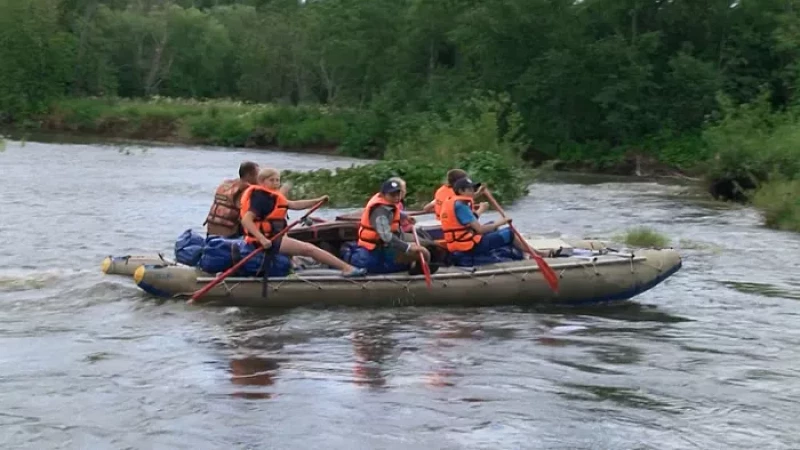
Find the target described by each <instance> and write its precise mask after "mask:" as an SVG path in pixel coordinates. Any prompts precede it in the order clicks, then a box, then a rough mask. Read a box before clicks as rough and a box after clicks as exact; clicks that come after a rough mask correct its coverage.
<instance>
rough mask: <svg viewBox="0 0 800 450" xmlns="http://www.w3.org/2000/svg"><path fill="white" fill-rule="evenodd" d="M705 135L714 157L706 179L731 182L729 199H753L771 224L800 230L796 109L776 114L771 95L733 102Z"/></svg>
mask: <svg viewBox="0 0 800 450" xmlns="http://www.w3.org/2000/svg"><path fill="white" fill-rule="evenodd" d="M721 103H722V104H723V106H724V107H723V112H724V117H723V118H722V120H721V121H720V122H719V123H717V124H716V125H714V126H712V127H709V128H708V129H707V130H706V131H705V134H704V137H705V139H706V141H707V142H708V145H709V147H710V149H711V151H712V155H713V158H712V159H711V161H709V163H708V172H707V179H708V181H709V183H711V184H712V186H713V185H714V184H716V185H726V184H727V185H728V186H729V187H728V189H729V190H731V191H732V192H731V193H729V195H727V197H729V198H737V197H738V198H740V199H744V200H746V201H750V202H752V204H753V205H754V206H755V207H757V208H759V209H761V210H762V211H763V213H764V219H765V224H766V225H767V226H768V227H770V228H777V229H783V230H793V231H800V119H798V114H797V111H794V110H788V111H779V112H773V111H772V109H771V105H770V103H769V98H768V97H767V95H766V94H765V95H762V97H761V98H760V99H759V100H758V101H756V102H754V103H752V104H745V105H739V106H733V105H732V104H731V103H730V102H727V101H726V100H725V99H721Z"/></svg>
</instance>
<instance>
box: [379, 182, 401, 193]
mask: <svg viewBox="0 0 800 450" xmlns="http://www.w3.org/2000/svg"><path fill="white" fill-rule="evenodd" d="M402 190H403V186H401V185H400V183H398V182H397V181H395V180H386V181H384V182H383V184H382V185H381V194H394V193H395V192H400V191H402Z"/></svg>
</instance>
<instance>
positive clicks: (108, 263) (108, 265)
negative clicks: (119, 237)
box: [100, 256, 111, 273]
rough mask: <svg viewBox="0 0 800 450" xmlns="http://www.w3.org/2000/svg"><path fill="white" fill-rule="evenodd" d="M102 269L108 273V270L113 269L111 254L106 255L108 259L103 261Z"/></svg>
mask: <svg viewBox="0 0 800 450" xmlns="http://www.w3.org/2000/svg"><path fill="white" fill-rule="evenodd" d="M100 269H101V270H102V271H103V273H108V270H109V269H111V257H110V256H106V259H104V260H103V262H102V263H101V264H100Z"/></svg>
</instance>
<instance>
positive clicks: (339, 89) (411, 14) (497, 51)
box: [0, 0, 800, 198]
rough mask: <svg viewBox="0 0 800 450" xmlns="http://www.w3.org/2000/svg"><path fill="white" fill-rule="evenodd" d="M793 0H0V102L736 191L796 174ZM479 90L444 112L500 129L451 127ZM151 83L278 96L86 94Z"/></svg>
mask: <svg viewBox="0 0 800 450" xmlns="http://www.w3.org/2000/svg"><path fill="white" fill-rule="evenodd" d="M795 3H796V2H795V1H794V0H745V1H741V0H670V1H666V0H582V1H580V2H576V1H574V0H440V1H430V0H304V1H303V0H0V62H2V70H0V116H2V118H5V119H6V120H11V121H15V122H18V123H29V124H36V123H41V118H42V117H49V121H48V120H45V123H49V124H50V125H53V124H54V123H55V124H56V125H57V124H58V123H61V124H62V125H65V126H66V128H75V129H84V130H97V131H103V130H105V131H106V132H109V133H116V132H118V133H122V134H129V135H137V133H138V134H143V135H148V136H151V137H152V135H153V134H155V135H159V133H160V134H162V135H164V136H163V137H170V136H171V137H175V136H179V137H180V136H183V137H186V138H192V139H194V140H196V141H198V142H209V143H216V144H222V145H267V144H277V145H285V146H290V147H291V146H336V147H339V148H340V149H341V150H342V151H344V152H346V153H348V154H351V155H355V156H382V155H383V153H384V152H386V155H385V156H386V157H388V158H395V159H396V158H397V157H398V156H399V157H403V158H405V157H406V155H407V153H412V154H416V153H420V152H421V153H425V152H427V151H428V150H426V149H424V148H423V147H425V146H429V145H432V146H434V147H437V148H438V150H436V153H429V154H428V155H429V156H431V157H432V156H433V155H434V154H435V155H436V157H437V158H440V157H441V155H442V154H443V153H442V152H444V153H446V155H447V156H446V159H447V161H439V162H441V163H442V164H448V163H449V164H452V163H454V162H455V161H456V160H457V159H458V158H460V157H461V155H463V153H464V151H466V150H465V148H467V147H469V149H470V150H476V149H477V150H486V149H485V148H483V147H486V146H488V147H493V146H498V145H499V146H501V147H503V148H506V147H508V148H512V147H513V148H514V152H517V151H518V152H519V154H520V155H521V156H523V157H524V158H526V159H528V160H536V161H541V160H545V159H558V160H561V161H566V162H567V163H570V164H573V165H575V164H580V165H581V166H582V167H589V168H592V169H597V170H609V169H611V168H615V167H616V168H618V167H620V166H625V164H628V166H630V161H632V160H636V161H637V162H639V161H643V160H644V161H655V162H658V163H662V164H666V165H668V166H671V167H676V168H680V169H694V170H698V168H701V169H703V170H707V171H708V173H709V174H711V176H710V178H711V179H712V181H714V182H715V183H716V184H719V181H724V182H726V183H729V184H731V185H734V187H735V186H739V187H741V188H742V189H741V190H742V192H746V194H742V195H744V196H746V197H748V198H749V197H750V191H751V190H753V189H758V188H759V187H760V186H761V183H763V182H765V181H766V180H768V179H769V180H772V181H771V182H773V183H775V182H778V181H775V180H777V178H776V177H777V176H778V175H780V177H782V179H784V180H785V181H791V180H793V179H794V178H795V177H796V175H797V172H793V171H794V170H795V169H794V168H795V166H796V164H795V163H794V162H792V161H797V160H800V157H798V151H797V150H794V149H795V148H797V147H795V146H793V145H792V144H793V143H794V137H795V135H796V132H795V131H794V130H793V124H794V123H795V119H794V115H793V113H792V112H791V110H792V108H793V106H794V104H795V103H796V92H797V90H796V85H797V81H798V69H799V68H800V45H799V44H800V8H798V7H797V5H795ZM487 95H489V96H497V97H498V98H500V99H501V100H499V101H496V102H494V103H493V104H492V105H495V106H496V105H499V107H497V108H495V106H492V105H490V106H486V105H483V104H481V105H479V106H478V107H477V109H475V108H473V110H472V111H471V112H469V111H468V112H467V113H464V114H466V116H467V120H461V119H463V117H462V118H461V119H460V118H456V120H461V123H462V125H463V124H480V123H481V118H484V119H486V118H487V117H490V116H491V117H492V118H494V119H496V120H497V123H496V124H495V125H496V127H495V129H496V131H497V134H496V135H494V136H491V137H488V138H486V139H485V140H480V141H478V142H462V141H456V140H455V139H456V138H457V137H458V136H459V133H461V134H465V133H468V132H467V131H465V130H463V129H462V130H461V131H459V125H452V124H448V121H449V120H450V119H452V118H453V112H454V111H459V112H461V109H462V108H466V109H467V110H469V109H470V107H469V106H466V107H465V106H464V105H469V104H470V102H472V101H473V99H476V98H478V99H483V98H485V97H486V96H487ZM154 96H159V97H169V98H184V99H192V100H204V99H233V101H234V102H238V101H243V102H246V103H253V104H255V103H259V104H270V105H272V106H269V107H257V106H252V107H250V106H246V107H245V106H237V108H239V109H237V108H225V107H224V106H221V107H218V106H216V104H212V106H208V105H206V106H205V107H195V108H189V107H183V106H180V105H177V104H175V105H173V106H172V107H171V108H172V109H170V108H166V107H164V106H163V105H160V106H159V108H160V109H159V108H155V107H151V106H150V103H147V102H143V103H139V104H137V105H135V106H136V107H131V106H130V105H125V104H124V102H123V103H120V102H118V101H114V103H113V104H112V103H103V101H100V102H98V101H94V102H92V101H89V100H81V99H84V98H87V97H102V98H106V97H122V98H152V97H154ZM64 99H73V100H64ZM74 99H78V100H74ZM81 102H83V103H81ZM478 103H480V102H478ZM751 103H752V105H750V106H748V104H751ZM53 105H60V109H59V111H60V114H56V115H55V116H53V115H52V114H53ZM98 105H105V106H103V107H100V106H98ZM120 105H122V106H120ZM298 105H301V106H300V107H298V109H297V111H296V112H295V111H293V108H291V107H297V106H298ZM740 105H745V106H740ZM104 108H105V109H104ZM181 108H183V109H181ZM242 108H244V109H247V111H246V112H243V109H242ZM264 108H266V109H267V110H266V111H265V110H264ZM481 108H483V109H482V110H481ZM742 108H744V109H742ZM748 108H749V109H748ZM784 110H789V112H783V111H784ZM113 111H115V112H113ZM112 112H113V113H112ZM515 112H518V113H519V121H518V122H515V120H509V116H510V115H513V114H515ZM47 113H49V114H51V116H47ZM487 114H488V115H487ZM773 116H774V118H773ZM59 120H60V121H61V122H59ZM486 120H488V119H486ZM748 121H749V122H748ZM759 121H760V122H759ZM745 122H747V123H745ZM773 122H774V123H773ZM165 123H166V124H167V125H164V124H165ZM516 125H520V126H519V127H517V128H518V129H517V130H516V131H515V133H517V134H518V136H517V135H514V136H511V141H509V136H508V133H509V128H513V127H515V126H516ZM470 126H471V125H470ZM743 126H745V127H749V128H742V127H743ZM435 127H439V128H438V129H434V128H435ZM751 131H752V132H753V134H749V133H750V132H751ZM415 133H419V134H420V137H416V135H415ZM743 133H748V134H746V135H745V134H743ZM479 134H480V133H479ZM480 136H483V137H486V135H483V134H480ZM518 138H520V139H518ZM512 141H513V142H512ZM522 142H524V145H522V146H520V145H518V144H520V143H522ZM757 148H760V150H759V151H757V150H756V149H757ZM761 150H763V151H761ZM431 151H433V150H431ZM451 151H452V152H451ZM503 151H504V152H505V151H506V150H503ZM751 157H752V159H749V158H751ZM504 158H505V156H504V155H501V156H500V158H499V159H500V160H504ZM743 158H744V159H743ZM747 179H752V182H750V181H747ZM721 190H725V191H726V192H727V191H730V190H731V189H729V188H724V189H721V188H719V189H717V191H720V192H721ZM734 190H735V189H734ZM721 193H722V192H721ZM727 194H730V192H727ZM727 194H726V195H727ZM727 196H730V195H727Z"/></svg>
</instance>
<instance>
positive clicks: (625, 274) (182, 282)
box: [103, 221, 682, 308]
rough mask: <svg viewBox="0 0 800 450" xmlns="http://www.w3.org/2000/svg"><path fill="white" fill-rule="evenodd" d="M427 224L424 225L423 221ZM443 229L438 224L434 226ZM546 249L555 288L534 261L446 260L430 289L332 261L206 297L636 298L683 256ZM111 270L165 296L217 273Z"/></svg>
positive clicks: (134, 266)
mask: <svg viewBox="0 0 800 450" xmlns="http://www.w3.org/2000/svg"><path fill="white" fill-rule="evenodd" d="M420 228H421V229H424V226H421V227H420ZM433 231H434V233H432V234H435V231H436V230H433ZM353 233H355V224H354V223H352V222H349V224H348V223H347V222H339V221H337V222H329V223H326V224H321V225H313V226H311V227H304V228H300V229H297V230H293V231H292V233H291V234H292V236H293V237H295V238H297V239H302V240H306V241H310V242H314V243H316V244H317V245H320V246H321V247H323V248H324V247H325V246H326V245H327V246H330V247H332V248H338V245H339V244H341V243H342V242H346V241H348V240H352V239H353V238H354V235H353ZM528 242H529V243H530V244H531V245H532V246H533V247H534V248H537V249H540V250H547V249H552V250H558V251H560V256H558V257H551V258H545V260H546V261H547V263H548V264H549V265H550V267H552V268H553V270H555V272H556V273H557V274H558V275H559V277H560V281H559V284H560V287H559V291H558V292H557V293H555V292H553V291H552V290H551V289H550V288H549V286H548V285H547V283H546V281H545V280H544V278H543V277H542V274H541V273H540V271H539V269H538V266H537V265H536V262H535V261H533V260H521V261H509V262H500V263H491V264H482V265H479V266H474V267H462V266H448V267H441V268H440V269H439V270H438V272H436V273H435V274H434V275H433V276H432V282H433V285H432V287H431V288H428V287H427V285H426V282H425V278H424V276H423V275H409V274H408V273H407V272H401V273H393V274H387V275H368V276H367V277H364V278H343V277H341V276H339V272H338V271H336V270H332V269H325V268H309V269H301V270H295V271H294V272H293V273H291V274H289V275H287V276H282V277H270V278H269V279H268V280H267V281H266V283H265V281H264V280H263V279H262V278H261V277H228V278H227V279H225V281H223V282H222V283H220V284H219V285H217V286H216V287H214V288H213V289H211V290H210V291H209V292H208V293H207V294H206V295H205V296H204V297H203V298H202V299H201V300H200V302H201V303H204V304H206V303H207V304H214V305H223V306H254V307H279V308H287V307H298V306H443V305H464V306H499V305H538V304H560V305H587V304H597V303H608V302H617V301H625V300H629V299H631V298H632V297H634V296H636V295H639V294H641V293H642V292H644V291H647V290H648V289H651V288H653V287H655V286H656V285H658V284H659V283H661V282H662V281H664V280H665V279H667V278H668V277H670V276H671V275H672V274H674V273H675V272H677V271H678V270H679V269H680V267H681V263H682V261H681V257H680V255H679V254H678V253H677V252H676V251H674V250H672V249H663V250H657V249H644V250H637V251H636V252H633V253H624V252H618V251H613V250H610V249H608V248H606V247H605V246H604V245H603V244H602V243H601V242H599V241H576V242H566V241H564V240H561V239H544V240H536V239H533V240H531V239H529V240H528ZM103 271H104V272H105V273H107V274H119V275H127V276H131V275H133V280H134V281H135V283H136V284H137V285H138V286H139V287H140V288H141V289H142V290H144V291H145V292H147V293H149V294H151V295H154V296H158V297H164V298H184V299H185V298H188V297H189V296H190V295H191V294H192V293H193V292H195V291H196V290H198V289H201V288H203V287H204V286H205V285H206V284H208V283H210V282H211V281H213V280H214V278H215V274H211V273H206V272H203V271H202V270H200V269H199V268H197V267H191V266H187V265H183V264H179V263H176V262H174V261H172V260H170V259H167V258H165V257H163V255H153V256H125V257H116V258H115V257H108V258H106V259H105V260H104V261H103Z"/></svg>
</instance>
